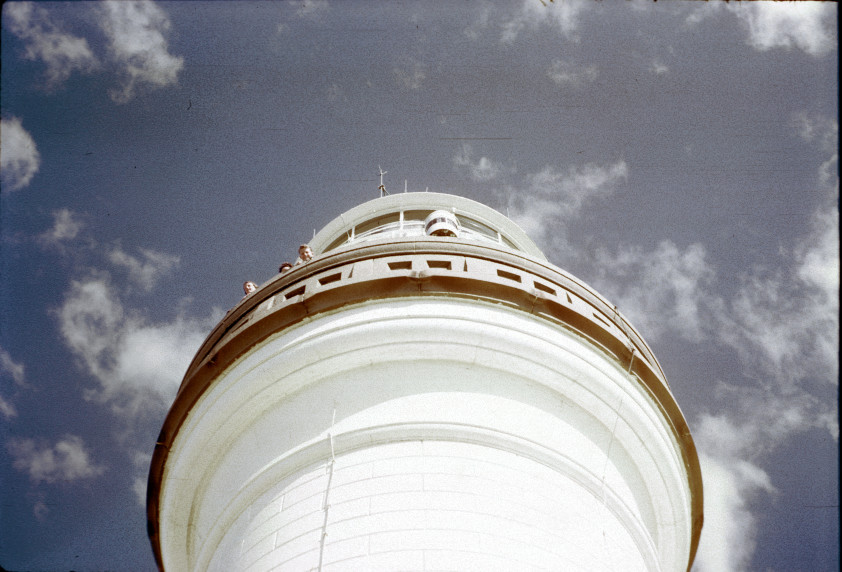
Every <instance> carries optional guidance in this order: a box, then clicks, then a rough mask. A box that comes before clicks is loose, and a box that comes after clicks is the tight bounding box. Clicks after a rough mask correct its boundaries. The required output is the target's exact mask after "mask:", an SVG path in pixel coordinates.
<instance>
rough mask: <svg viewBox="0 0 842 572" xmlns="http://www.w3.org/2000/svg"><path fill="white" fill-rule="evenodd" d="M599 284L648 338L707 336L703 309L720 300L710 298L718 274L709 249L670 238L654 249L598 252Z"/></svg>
mask: <svg viewBox="0 0 842 572" xmlns="http://www.w3.org/2000/svg"><path fill="white" fill-rule="evenodd" d="M595 262H596V268H597V271H596V279H595V280H594V286H595V287H596V288H597V290H599V291H600V292H601V293H602V294H604V295H605V296H607V297H608V299H609V300H611V301H612V302H613V303H614V304H616V305H617V306H618V307H619V309H620V310H621V311H622V312H623V314H625V315H626V316H627V317H628V318H629V320H630V321H631V322H632V323H633V324H634V325H635V326H636V327H637V328H638V329H640V330H641V332H642V333H643V334H644V336H646V337H647V338H649V339H657V338H658V337H660V336H662V335H664V334H665V333H666V332H668V331H669V332H670V333H679V334H680V335H681V336H683V337H684V338H685V339H687V340H689V341H693V342H698V341H701V340H702V339H703V337H704V335H705V334H704V329H705V322H706V319H704V318H703V317H702V316H703V315H705V314H706V312H705V310H704V309H703V308H704V307H706V306H708V305H710V304H714V305H715V304H716V299H715V298H712V297H711V296H710V291H711V290H712V285H713V280H714V277H715V272H714V270H713V268H712V267H711V265H710V263H709V262H708V260H707V254H706V252H705V249H704V247H702V245H700V244H692V245H690V246H688V247H687V248H686V249H684V250H681V249H679V248H678V247H677V246H676V245H675V244H674V243H672V242H671V241H669V240H664V241H662V242H661V243H660V244H659V245H658V247H657V248H656V249H655V250H654V251H651V252H647V251H644V250H643V249H642V248H640V247H639V246H624V247H621V248H620V249H619V252H617V253H616V254H614V253H610V252H609V251H608V250H607V249H605V248H602V249H599V250H598V251H597V253H596V258H595Z"/></svg>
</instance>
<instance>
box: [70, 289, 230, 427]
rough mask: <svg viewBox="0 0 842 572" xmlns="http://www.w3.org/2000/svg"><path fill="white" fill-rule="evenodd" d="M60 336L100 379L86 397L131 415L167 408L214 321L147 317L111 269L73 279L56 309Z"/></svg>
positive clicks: (181, 317) (130, 417) (122, 413)
mask: <svg viewBox="0 0 842 572" xmlns="http://www.w3.org/2000/svg"><path fill="white" fill-rule="evenodd" d="M56 315H57V317H58V321H59V329H60V332H61V335H62V338H63V340H64V342H65V344H67V346H68V347H69V348H70V350H71V351H72V352H73V353H74V354H75V355H76V356H77V358H79V362H80V364H81V366H82V367H83V368H84V369H85V371H87V372H88V373H89V374H90V375H91V376H93V378H94V379H95V380H96V382H97V386H96V387H93V388H90V389H88V390H87V391H86V392H85V397H86V399H89V400H92V401H96V402H98V403H102V404H106V405H108V406H109V407H110V408H111V410H112V411H113V412H114V413H115V414H117V415H121V416H123V417H124V418H125V419H127V420H131V419H134V418H136V417H137V416H139V415H141V414H143V413H146V412H149V411H160V410H163V409H164V408H166V407H167V406H168V405H169V403H170V402H171V401H172V399H173V398H174V397H175V393H176V391H177V389H178V386H179V384H180V382H181V377H182V375H183V374H184V372H185V371H186V370H187V366H188V365H189V363H190V360H191V359H192V358H193V355H194V354H195V352H196V350H197V349H198V348H199V346H200V345H201V343H202V341H203V340H204V338H205V336H206V335H207V333H208V331H209V329H210V327H211V326H212V325H213V323H215V322H216V318H215V317H212V318H211V319H208V320H196V319H191V318H187V317H185V316H183V315H179V316H176V318H175V319H173V320H172V321H169V322H163V323H149V321H148V320H147V319H145V318H144V316H143V315H141V314H140V313H139V312H137V311H132V310H131V309H127V308H126V307H125V306H124V305H123V302H122V300H121V299H120V297H119V295H118V293H117V291H116V289H115V287H114V286H113V285H112V283H111V280H110V277H109V276H108V275H107V274H104V273H101V274H99V275H94V276H91V277H90V278H88V279H86V280H78V281H74V282H73V283H72V284H71V287H70V291H69V292H68V293H67V296H66V298H65V300H64V303H63V304H62V305H61V307H60V308H59V309H58V311H57V312H56Z"/></svg>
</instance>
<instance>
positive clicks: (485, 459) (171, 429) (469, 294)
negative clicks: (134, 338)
mask: <svg viewBox="0 0 842 572" xmlns="http://www.w3.org/2000/svg"><path fill="white" fill-rule="evenodd" d="M309 245H310V247H311V249H312V251H313V253H314V257H313V258H312V259H310V260H308V261H306V262H303V263H300V264H297V265H295V266H294V267H293V268H292V269H290V270H288V271H285V272H284V273H281V274H278V275H276V276H275V277H274V278H272V279H271V280H269V281H268V282H266V283H264V284H262V285H260V287H259V288H258V289H257V291H256V292H254V293H253V294H251V295H248V296H246V297H245V298H243V299H242V300H241V301H240V302H239V303H238V304H237V305H236V306H235V307H234V308H233V309H232V310H231V311H230V312H228V314H227V315H226V316H225V317H224V318H223V319H222V321H221V322H220V323H219V324H218V325H217V326H216V327H215V328H214V330H213V331H212V332H211V333H210V334H209V335H208V337H207V339H206V340H205V342H204V343H203V345H202V346H201V348H200V349H199V351H198V352H197V354H196V356H195V357H194V359H193V361H192V363H191V364H190V366H189V368H188V370H187V372H186V374H185V376H184V380H183V382H182V384H181V387H180V389H179V392H178V395H177V396H176V398H175V401H174V403H173V404H172V407H171V409H170V411H169V413H168V415H167V417H166V420H165V422H164V425H163V427H162V429H161V433H160V436H159V438H158V441H157V443H156V444H155V450H154V455H153V459H152V464H151V469H150V475H149V486H148V502H147V516H148V526H149V536H150V540H151V543H152V548H153V551H154V553H155V558H156V561H157V563H158V566H159V568H160V569H161V570H167V571H170V572H177V571H178V572H180V571H195V572H198V571H205V570H218V571H226V572H227V571H231V570H243V571H267V570H282V571H287V570H292V571H298V570H302V571H303V570H317V571H322V570H324V571H328V570H333V571H335V570H419V571H420V570H482V571H490V570H501V571H502V570H506V571H511V570H566V571H569V570H622V571H628V570H649V571H683V570H688V569H689V568H690V566H691V565H692V562H693V558H694V555H695V552H696V548H697V546H698V542H699V536H700V534H701V528H702V520H703V517H702V480H701V473H700V469H699V462H698V457H697V453H696V449H695V446H694V444H693V440H692V437H691V435H690V432H689V429H688V426H687V422H686V420H685V419H684V416H683V415H682V413H681V410H680V408H679V406H678V404H677V402H676V400H675V398H674V397H673V394H672V392H671V390H670V386H669V384H668V382H667V379H666V376H665V375H664V372H663V371H662V369H661V366H660V365H659V363H658V361H657V359H656V358H655V356H654V354H653V353H652V351H651V349H650V348H649V346H648V345H647V344H646V342H645V341H644V339H643V338H642V337H641V336H640V334H639V333H638V332H637V331H636V330H635V328H634V326H633V325H632V324H630V323H629V322H628V321H627V320H626V319H625V318H624V316H623V314H622V312H621V311H620V309H618V308H617V307H615V306H613V305H612V304H611V302H610V301H608V300H606V299H605V298H603V297H602V296H601V295H600V294H599V293H597V292H596V291H595V290H593V289H592V288H591V287H589V286H588V285H587V284H586V283H584V282H583V281H581V280H579V279H578V278H576V277H575V276H572V275H571V274H569V273H567V272H565V271H564V270H562V269H560V268H558V267H556V266H554V265H553V264H551V263H550V262H548V260H547V258H546V257H545V256H544V254H543V253H542V252H541V251H540V250H539V249H538V248H537V247H536V245H535V244H534V243H533V241H532V240H530V238H529V237H528V236H527V235H526V234H525V233H524V232H523V231H522V230H521V229H520V228H519V227H518V226H517V225H516V224H515V223H514V222H512V221H511V220H509V219H508V218H507V217H505V216H503V215H502V214H501V213H499V212H497V211H495V210H493V209H491V208H489V207H487V206H485V205H483V204H480V203H477V202H475V201H472V200H468V199H466V198H463V197H459V196H454V195H449V194H442V193H428V192H425V193H401V194H393V195H388V194H386V193H383V192H381V196H380V198H377V199H374V200H372V201H369V202H366V203H363V204H361V205H358V206H356V207H354V208H352V209H351V210H349V211H347V212H345V213H342V214H341V215H339V216H338V217H337V218H335V219H334V220H333V221H331V222H330V223H329V224H327V226H325V227H324V228H322V229H321V230H320V231H319V232H318V233H317V234H316V236H315V237H314V238H313V240H312V241H311V242H310V244H309Z"/></svg>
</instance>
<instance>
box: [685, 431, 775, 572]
mask: <svg viewBox="0 0 842 572" xmlns="http://www.w3.org/2000/svg"><path fill="white" fill-rule="evenodd" d="M713 450H714V451H715V449H713ZM699 463H700V465H701V469H702V480H703V483H704V484H703V486H704V495H705V496H704V498H705V501H704V504H705V509H704V510H705V524H704V529H703V530H702V536H701V539H700V542H699V549H698V552H697V553H696V560H695V565H694V569H695V570H699V572H726V571H732V570H733V571H736V570H745V569H746V568H747V566H748V564H749V563H750V561H751V557H752V555H753V554H754V547H755V544H756V536H757V521H756V518H755V516H754V514H753V513H752V511H751V508H750V506H749V501H750V500H751V499H753V498H754V497H756V496H757V495H758V494H760V493H763V492H765V493H772V492H774V487H772V485H771V482H770V479H769V475H768V474H766V472H765V471H763V470H762V469H761V468H760V467H758V466H756V465H754V464H753V463H750V462H748V461H745V460H743V459H740V458H735V457H721V456H714V455H709V454H707V453H706V452H704V451H702V450H701V448H700V454H699Z"/></svg>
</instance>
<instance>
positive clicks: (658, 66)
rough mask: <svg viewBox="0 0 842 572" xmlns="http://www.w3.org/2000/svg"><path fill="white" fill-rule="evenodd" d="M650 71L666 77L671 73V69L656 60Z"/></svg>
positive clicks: (650, 66)
mask: <svg viewBox="0 0 842 572" xmlns="http://www.w3.org/2000/svg"><path fill="white" fill-rule="evenodd" d="M649 71H650V72H651V73H653V74H655V75H664V74H667V73H669V71H670V69H669V67H667V66H666V65H665V64H663V63H662V62H660V61H657V60H655V61H653V62H652V63H651V64H650V65H649Z"/></svg>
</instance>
